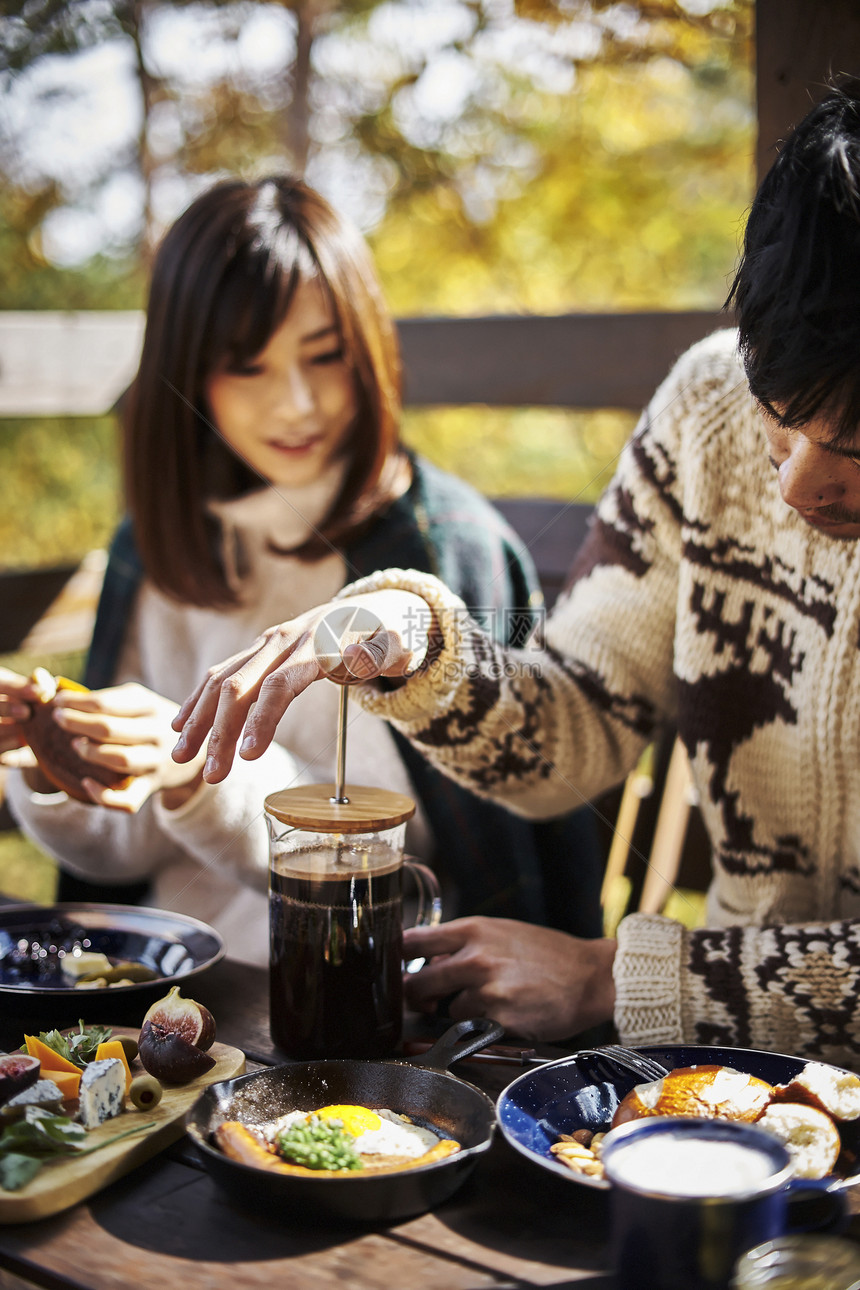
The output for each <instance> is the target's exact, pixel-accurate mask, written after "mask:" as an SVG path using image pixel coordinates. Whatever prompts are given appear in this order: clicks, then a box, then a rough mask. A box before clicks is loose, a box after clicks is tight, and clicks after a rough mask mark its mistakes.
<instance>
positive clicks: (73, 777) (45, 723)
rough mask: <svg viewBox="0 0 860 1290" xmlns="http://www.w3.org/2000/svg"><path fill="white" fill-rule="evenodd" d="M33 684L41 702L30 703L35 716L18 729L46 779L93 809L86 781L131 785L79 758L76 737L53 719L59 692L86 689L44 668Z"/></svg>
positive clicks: (128, 780) (108, 785) (127, 779)
mask: <svg viewBox="0 0 860 1290" xmlns="http://www.w3.org/2000/svg"><path fill="white" fill-rule="evenodd" d="M31 680H32V681H33V682H34V684H35V685H37V686H38V688H39V698H38V699H37V700H36V701H35V702H30V711H31V713H32V715H31V716H30V718H29V720H28V721H21V722H20V723H19V726H20V729H21V733H22V735H23V737H24V739H25V740H26V741H27V743H28V744H29V746H30V748H31V749H32V752H33V756H34V757H35V758H36V761H37V763H38V765H39V769H40V770H41V772H42V774H43V775H44V776H45V778H46V779H49V780H50V781H51V783H52V784H54V785H56V787H57V788H61V789H63V791H64V792H66V793H68V795H69V797H74V798H75V799H76V801H78V802H86V803H88V804H89V805H92V798H91V797H89V796H88V794H87V793H86V791H85V790H84V788H83V786H82V784H81V781H82V780H83V779H95V780H98V782H99V783H100V784H104V786H105V788H127V787H128V785H129V784H130V783H131V778H130V777H129V776H128V775H120V774H118V773H117V772H116V771H115V770H108V768H107V767H106V766H96V765H95V764H94V763H93V762H90V761H85V760H84V758H83V757H79V756H78V754H77V753H76V752H75V750H74V748H73V747H72V740H73V739H74V738H75V737H76V736H75V735H73V734H72V732H71V731H70V730H62V729H61V728H60V727H59V726H58V725H57V723H56V721H55V720H54V718H53V716H52V715H51V714H52V712H53V709H54V700H55V698H56V696H57V694H58V693H59V691H60V690H77V691H79V692H80V691H86V688H87V687H86V686H85V685H78V683H77V681H70V680H69V679H68V677H65V676H51V674H50V672H47V671H46V670H45V669H44V668H43V667H37V668H36V669H35V671H34V672H33V674H32V677H31Z"/></svg>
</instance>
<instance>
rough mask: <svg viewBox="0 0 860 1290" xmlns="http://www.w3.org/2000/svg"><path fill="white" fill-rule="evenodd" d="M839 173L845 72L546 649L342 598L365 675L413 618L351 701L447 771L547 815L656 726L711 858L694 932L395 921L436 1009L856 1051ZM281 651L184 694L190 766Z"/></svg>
mask: <svg viewBox="0 0 860 1290" xmlns="http://www.w3.org/2000/svg"><path fill="white" fill-rule="evenodd" d="M858 187H860V83H858V82H848V83H846V84H844V85H843V86H842V87H841V88H839V89H835V90H833V91H832V92H830V93H829V94H828V95H827V97H826V98H825V100H824V101H823V102H822V103H821V104H819V105H818V106H817V107H815V108H814V109H813V110H812V111H811V112H810V113H809V114H808V116H807V117H806V118H805V119H804V120H803V121H802V122H801V123H800V124H799V125H798V127H797V129H796V130H795V132H794V133H793V135H792V136H791V137H790V139H789V140H788V141H787V142H786V144H785V146H784V147H783V149H782V151H781V154H780V156H779V158H778V160H777V161H776V163H775V165H774V167H773V169H772V170H771V172H770V174H769V175H768V176H767V178H766V179H765V180H764V182H763V184H762V186H761V188H760V190H759V193H758V194H757V196H756V199H755V202H754V204H753V207H752V211H751V214H750V218H749V223H748V227H747V232H746V240H745V246H744V252H743V258H742V262H741V265H740V268H739V271H738V273H737V277H736V279H735V282H734V285H733V287H732V292H731V300H732V302H733V303H734V305H735V306H736V309H737V313H738V318H739V331H738V332H736V331H734V330H726V331H721V332H717V333H716V334H715V335H713V336H711V337H709V338H708V339H706V340H705V341H703V342H701V343H700V344H698V345H696V346H694V347H693V348H692V349H691V350H689V351H688V353H686V354H685V355H684V356H683V357H682V358H681V359H680V360H679V362H678V363H677V365H676V367H675V369H674V370H673V372H672V373H671V374H670V376H669V377H668V378H667V380H666V381H665V382H664V383H663V385H662V386H661V387H660V389H659V390H658V391H657V393H656V395H655V396H654V398H653V400H652V401H651V403H650V405H649V407H648V409H647V410H646V412H645V414H644V416H643V418H642V420H641V422H640V425H639V427H638V428H637V430H636V432H635V434H634V435H633V437H632V439H631V441H630V443H629V444H628V445H627V447H626V448H625V450H624V453H623V454H622V457H621V460H620V462H619V468H618V471H617V473H616V476H615V478H614V480H613V482H612V484H611V485H610V487H609V489H608V490H607V492H606V494H605V495H604V497H603V499H602V500H601V502H600V504H599V507H598V509H597V514H596V517H595V520H594V523H593V525H592V528H591V530H590V534H589V537H588V539H587V541H586V543H585V546H584V547H583V549H582V551H581V553H580V555H579V557H578V559H577V563H576V567H575V578H574V582H573V585H572V587H571V589H570V591H569V592H568V594H567V595H566V596H565V597H564V598H563V599H562V600H561V601H560V603H559V604H558V605H557V606H556V608H555V610H554V611H553V614H552V615H551V616H550V618H549V620H548V622H547V624H546V632H545V641H544V642H543V646H542V649H540V650H532V651H516V650H508V651H502V650H497V649H494V648H493V647H492V646H491V645H490V643H489V641H488V640H487V638H486V637H485V636H484V635H483V634H482V633H481V632H480V631H479V630H478V628H477V627H476V625H474V624H473V623H471V621H469V620H468V619H467V618H466V616H465V613H464V609H463V606H462V603H461V602H460V601H458V600H457V598H456V597H454V596H452V595H451V594H450V592H449V591H448V590H447V588H445V587H444V586H442V585H441V584H440V583H439V582H438V581H436V580H434V579H428V578H427V577H426V576H422V575H420V574H417V573H414V572H403V571H399V570H388V571H386V572H385V573H381V574H377V575H374V576H372V577H371V578H368V579H364V580H363V581H362V582H360V583H357V584H354V585H353V587H352V588H348V589H347V592H348V593H349V594H350V595H353V596H357V595H362V596H363V597H364V600H363V602H362V603H365V604H367V605H368V606H369V607H371V608H374V607H375V608H376V610H377V612H378V613H379V614H380V617H381V618H382V620H383V623H384V624H385V626H386V627H387V628H388V632H387V633H379V634H378V635H377V637H376V639H374V640H372V641H370V642H369V643H364V644H359V645H354V646H351V647H350V648H349V649H348V650H346V651H345V654H344V657H345V660H346V661H347V665H348V666H350V667H351V668H352V669H353V670H354V671H356V672H357V671H358V670H359V668H360V666H362V665H363V667H364V671H363V674H364V675H365V676H376V675H380V674H387V675H390V676H396V675H398V674H399V673H401V672H402V671H403V670H404V667H405V666H406V665H407V664H411V659H410V656H409V652H408V649H406V648H405V646H408V645H409V643H410V642H409V640H408V639H406V638H405V636H404V628H403V624H404V622H405V621H406V620H407V617H408V615H409V614H410V613H411V614H412V615H413V618H414V615H415V613H416V612H419V610H418V609H416V606H418V607H423V612H424V615H425V620H426V619H428V618H429V615H430V613H431V612H432V624H433V628H434V632H433V633H431V639H432V640H433V645H432V647H431V650H430V654H429V657H428V658H427V659H425V661H424V664H423V666H421V667H418V668H416V669H415V670H414V671H413V673H412V674H411V675H410V677H409V679H408V680H407V681H406V682H405V684H401V685H400V686H399V687H398V688H390V687H389V688H384V689H377V688H374V687H373V686H372V685H365V686H361V687H357V690H358V697H359V698H360V700H361V702H362V703H363V705H364V706H365V708H366V709H368V710H370V711H372V712H375V713H377V714H379V715H382V716H384V717H386V718H387V719H389V720H391V721H393V722H395V723H396V725H397V726H398V728H399V729H400V730H401V731H403V733H405V734H406V735H407V736H408V737H409V738H410V739H411V740H412V741H413V742H414V743H415V744H416V746H417V747H418V748H420V749H421V750H422V751H423V752H424V753H425V755H426V756H427V757H428V758H429V759H430V760H431V761H433V762H434V763H435V764H436V765H438V766H440V767H442V769H444V770H445V771H446V773H448V774H450V775H452V776H454V777H455V778H456V779H457V780H458V781H459V782H460V783H462V784H464V785H466V786H467V787H469V788H471V789H473V790H474V791H475V792H477V793H480V794H483V795H486V796H490V797H493V798H496V799H498V800H500V801H502V802H504V803H505V805H507V806H508V807H509V808H510V809H511V810H513V811H515V812H517V813H519V814H521V815H526V816H532V817H542V816H552V815H554V814H556V813H559V812H562V811H566V810H569V809H570V807H571V806H572V805H573V804H575V803H577V802H579V801H581V800H583V799H591V798H594V797H595V796H596V795H597V794H599V793H600V792H601V791H602V790H603V789H605V788H606V787H608V786H609V785H612V784H615V783H618V782H619V781H620V780H621V779H622V778H623V777H624V775H625V774H626V773H627V772H628V771H629V770H630V769H631V768H632V767H633V766H635V764H636V761H637V759H638V757H639V755H640V753H641V751H642V749H643V747H644V746H645V745H646V744H647V743H648V742H649V741H650V740H651V739H652V738H653V737H654V735H655V733H656V731H657V730H658V729H659V728H660V726H661V725H663V724H671V725H674V726H675V727H677V729H678V731H679V734H680V736H681V739H682V740H683V742H684V745H685V746H686V749H687V752H688V754H689V757H690V763H691V767H692V772H693V777H694V780H695V783H696V787H697V790H698V794H699V803H700V807H701V811H702V816H703V819H704V822H705V825H706V827H707V829H708V833H709V835H710V839H711V842H712V848H713V870H714V877H713V882H712V885H711V888H710V892H709V897H708V907H707V926H706V927H704V928H701V929H698V930H696V931H688V930H686V929H685V928H684V927H682V926H681V924H680V923H677V922H674V921H672V920H671V919H668V918H664V917H661V916H657V915H646V914H640V913H634V914H631V915H630V916H628V917H627V918H625V919H623V920H622V922H621V924H620V927H619V932H618V940H617V944H616V942H615V941H613V940H609V939H602V940H596V941H585V940H579V939H577V938H575V937H571V936H566V935H564V934H563V933H560V932H557V931H552V930H550V929H547V928H528V927H526V926H525V925H524V924H521V923H517V922H514V921H509V920H493V919H462V920H455V921H453V922H451V923H448V924H442V925H441V926H440V927H438V928H422V929H416V930H415V931H411V932H410V933H409V934H408V950H407V952H408V954H409V955H428V956H433V959H432V962H430V963H429V964H428V966H427V967H426V968H425V969H424V970H423V971H421V972H420V973H417V974H416V975H414V976H412V977H411V978H410V980H409V991H410V997H411V1000H412V1002H413V1004H416V1005H417V1006H419V1007H430V1006H433V1004H434V1003H435V1001H436V1000H438V999H440V998H445V997H450V996H452V995H453V996H454V998H453V1002H452V1003H451V1005H450V1011H451V1014H452V1015H453V1016H457V1017H462V1016H467V1015H476V1014H481V1013H487V1014H489V1015H491V1016H494V1017H497V1018H498V1019H499V1020H500V1021H502V1022H503V1023H504V1024H505V1025H506V1026H507V1027H508V1028H509V1029H511V1030H514V1031H518V1032H520V1033H523V1034H528V1035H532V1036H535V1037H538V1038H544V1039H553V1038H560V1037H562V1036H569V1035H572V1034H575V1033H576V1032H577V1031H578V1030H580V1029H582V1028H584V1027H585V1026H588V1025H592V1024H594V1023H596V1022H600V1021H605V1020H607V1019H609V1018H610V1017H612V1018H613V1019H614V1021H615V1024H616V1026H617V1028H618V1031H619V1033H620V1035H621V1038H622V1039H623V1040H624V1041H626V1042H629V1043H634V1044H636V1043H638V1044H642V1043H648V1042H680V1041H686V1042H694V1043H707V1044H727V1045H738V1046H754V1047H763V1048H771V1049H777V1050H783V1051H793V1052H798V1053H804V1054H807V1055H810V1056H812V1055H815V1056H819V1057H821V1058H824V1059H829V1060H833V1061H838V1062H842V1063H851V1064H855V1065H856V1064H858V1063H860V1011H858V1008H857V998H858V993H860V758H858V747H860V542H858V541H857V540H856V539H860V200H858ZM395 589H396V590H395ZM380 592H384V594H383V595H380V594H379V593H380ZM344 594H346V593H344ZM392 597H393V599H392ZM428 607H429V608H428ZM324 612H325V607H324V608H323V609H322V610H320V611H317V613H318V614H322V613H324ZM302 642H303V638H302V636H301V634H300V632H299V631H298V630H297V628H296V625H295V624H284V625H282V627H281V628H279V629H277V631H276V632H275V633H274V634H273V635H272V636H271V637H269V638H268V639H267V640H266V642H265V643H264V645H263V646H262V647H252V649H251V650H250V651H249V652H248V654H247V655H246V656H243V658H242V659H241V660H239V661H236V660H233V661H232V662H228V663H227V664H225V665H224V666H223V668H222V669H221V670H220V672H219V673H218V674H217V675H215V676H214V677H213V678H212V679H211V680H210V681H209V682H208V683H206V682H204V683H202V684H201V687H200V688H199V690H198V691H197V692H196V694H195V696H192V699H191V700H189V701H187V702H186V705H185V710H184V712H183V714H182V715H183V717H184V718H185V727H184V729H185V747H184V751H180V752H179V754H178V755H179V756H181V757H183V758H187V757H190V756H193V755H194V753H195V751H196V749H197V748H198V747H199V746H200V743H201V741H202V738H203V736H204V734H205V731H206V730H207V729H209V727H210V726H212V727H213V735H212V740H211V741H210V756H209V763H208V767H207V770H206V772H205V774H206V777H207V778H209V779H211V780H213V781H217V780H219V779H221V778H223V776H224V775H226V774H227V772H228V770H229V766H230V760H231V756H232V751H233V748H234V747H235V743H236V741H237V739H238V736H239V734H240V733H241V731H242V727H243V723H244V722H245V719H246V718H247V717H248V714H249V709H250V707H251V704H252V703H253V702H254V701H255V700H256V703H255V706H254V711H253V713H252V714H251V716H250V718H249V719H248V721H247V724H246V725H245V728H244V736H245V737H244V742H243V746H242V755H243V756H244V757H246V758H247V757H251V758H253V757H256V756H259V755H260V752H261V751H262V749H263V748H264V747H265V745H266V743H267V741H268V739H269V738H270V733H271V730H273V729H274V723H275V721H276V719H277V717H278V715H279V713H280V712H282V711H283V708H284V707H285V706H286V704H287V703H288V702H289V701H290V698H291V697H292V696H294V695H295V694H297V693H299V692H300V691H301V690H302V689H303V688H304V687H305V686H306V685H307V684H308V683H309V682H310V681H311V680H313V679H315V677H314V668H313V667H312V666H311V667H310V668H309V666H308V657H309V656H308V653H307V647H306V646H305V645H304V644H303V643H302ZM536 663H537V664H539V666H537V667H536V666H535V664H536ZM240 667H241V674H240V675H239V676H234V675H233V674H234V673H237V672H238V670H239V668H240ZM269 675H273V679H272V682H271V684H268V683H267V684H266V685H264V686H263V688H262V689H260V683H261V681H262V680H263V678H265V677H266V676H269ZM225 680H227V681H228V684H227V685H225V686H224V687H223V689H222V682H224V681H225ZM216 706H217V708H218V710H217V719H216ZM575 863H576V857H575V856H572V857H571V864H574V865H575Z"/></svg>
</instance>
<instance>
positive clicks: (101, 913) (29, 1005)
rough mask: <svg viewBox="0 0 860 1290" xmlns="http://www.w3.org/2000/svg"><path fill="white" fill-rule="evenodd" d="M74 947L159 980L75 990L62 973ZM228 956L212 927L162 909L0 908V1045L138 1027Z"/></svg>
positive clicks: (132, 906)
mask: <svg viewBox="0 0 860 1290" xmlns="http://www.w3.org/2000/svg"><path fill="white" fill-rule="evenodd" d="M76 942H77V943H80V944H81V946H82V947H83V948H85V949H86V950H88V951H98V952H101V953H102V954H106V955H107V957H108V958H109V959H111V960H122V959H128V960H132V961H134V962H138V963H143V964H144V965H145V966H146V967H148V968H151V969H152V971H153V972H154V973H155V977H154V978H153V979H152V980H151V981H140V982H136V983H134V984H133V985H113V986H102V987H99V988H96V989H86V990H84V989H80V988H78V989H76V988H75V987H74V985H73V983H72V982H71V981H70V980H69V979H68V978H67V977H65V976H64V975H63V973H62V972H61V970H60V963H61V958H60V955H59V950H60V949H61V948H63V949H65V948H66V947H69V946H71V945H73V944H75V943H76ZM23 945H26V946H27V947H28V948H27V949H26V950H22V949H20V948H19V947H20V946H23ZM34 947H35V948H34ZM223 956H224V942H223V941H222V939H221V937H220V936H219V935H218V933H217V932H216V931H214V930H213V928H211V927H209V926H208V925H207V924H206V923H201V922H198V920H197V919H195V918H188V917H186V916H185V915H183V914H171V913H167V912H165V911H164V910H160V909H146V908H144V907H142V906H137V905H94V904H72V903H70V904H61V905H11V906H9V907H7V908H3V909H0V1042H2V1043H3V1045H4V1046H6V1047H9V1046H17V1045H18V1044H20V1043H21V1042H22V1038H23V1031H24V1028H26V1030H27V1032H28V1033H31V1032H33V1031H35V1032H37V1033H38V1031H39V1030H53V1029H55V1028H56V1029H59V1030H62V1029H65V1028H67V1027H69V1026H75V1025H77V1023H78V1021H79V1020H83V1021H86V1022H98V1023H101V1024H105V1025H109V1024H111V1023H113V1024H115V1025H120V1024H128V1025H139V1024H140V1022H141V1021H142V1019H143V1014H144V1013H145V1012H146V1010H147V1008H148V1007H149V1005H150V1004H151V1003H154V1002H155V1000H156V999H159V998H161V997H162V996H163V995H164V994H165V993H166V991H167V989H168V988H169V987H170V986H171V985H176V984H179V983H181V982H185V981H187V980H189V979H190V978H193V977H196V976H199V975H200V973H202V972H205V971H207V970H208V969H209V968H211V967H212V966H213V965H214V964H215V963H217V962H218V961H219V960H220V959H221V958H223Z"/></svg>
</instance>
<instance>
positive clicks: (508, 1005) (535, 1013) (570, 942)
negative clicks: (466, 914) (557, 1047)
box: [404, 918, 615, 1041]
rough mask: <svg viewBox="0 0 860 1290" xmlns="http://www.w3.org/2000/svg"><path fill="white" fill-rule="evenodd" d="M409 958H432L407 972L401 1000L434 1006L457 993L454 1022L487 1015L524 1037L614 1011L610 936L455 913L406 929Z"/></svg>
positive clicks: (561, 1035)
mask: <svg viewBox="0 0 860 1290" xmlns="http://www.w3.org/2000/svg"><path fill="white" fill-rule="evenodd" d="M404 955H405V957H406V958H407V959H410V958H421V957H425V958H428V959H429V960H430V962H429V963H428V964H427V965H426V966H425V967H423V968H422V969H421V971H420V972H416V973H415V974H414V975H407V976H406V978H405V989H406V1002H407V1005H408V1006H409V1007H412V1008H415V1009H416V1010H418V1011H424V1012H429V1011H432V1010H433V1008H434V1007H435V1006H436V1004H437V1003H438V1001H439V1000H440V999H445V998H450V996H451V995H454V996H455V997H454V998H453V1000H452V1001H451V1003H450V1004H449V1012H450V1014H451V1016H452V1017H453V1018H454V1019H455V1020H463V1019H465V1018H467V1017H492V1018H493V1019H494V1020H495V1021H498V1022H499V1023H500V1024H501V1025H503V1026H504V1027H505V1029H506V1030H509V1031H511V1032H512V1033H513V1034H516V1035H520V1036H522V1037H523V1038H525V1039H532V1040H546V1041H551V1040H555V1039H565V1038H567V1037H568V1036H569V1035H575V1034H578V1033H579V1032H580V1031H581V1030H586V1029H588V1027H590V1026H594V1025H597V1024H598V1023H599V1022H602V1021H608V1020H610V1019H611V1017H612V1012H613V1008H614V1004H615V987H614V985H613V981H612V963H613V960H614V958H615V941H611V940H606V939H600V940H581V939H579V938H578V937H575V936H569V935H568V934H567V933H566V932H559V931H556V930H555V929H554V928H550V927H536V926H534V925H533V924H531V923H519V922H515V921H513V920H512V919H508V918H457V919H454V920H453V921H452V922H450V923H440V924H439V926H438V927H413V928H409V929H408V930H407V931H405V932H404Z"/></svg>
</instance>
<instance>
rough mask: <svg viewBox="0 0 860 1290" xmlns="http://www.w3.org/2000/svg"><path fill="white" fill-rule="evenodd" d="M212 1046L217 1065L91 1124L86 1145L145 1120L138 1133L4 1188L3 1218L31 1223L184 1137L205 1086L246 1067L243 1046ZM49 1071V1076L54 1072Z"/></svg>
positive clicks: (121, 1030) (135, 1070) (126, 1031)
mask: <svg viewBox="0 0 860 1290" xmlns="http://www.w3.org/2000/svg"><path fill="white" fill-rule="evenodd" d="M111 1029H112V1032H113V1034H114V1036H118V1035H133V1036H134V1038H135V1039H136V1038H137V1036H138V1033H139V1032H138V1030H137V1029H131V1028H128V1027H124V1026H113V1027H112V1028H111ZM209 1051H210V1053H211V1055H212V1056H213V1057H214V1058H215V1065H214V1066H213V1067H212V1069H211V1070H210V1071H208V1072H207V1073H206V1074H205V1075H200V1076H198V1078H197V1079H195V1080H192V1081H191V1083H190V1084H182V1085H180V1086H178V1087H173V1088H171V1087H167V1086H165V1089H164V1095H163V1097H162V1099H161V1101H160V1102H159V1104H158V1106H156V1107H154V1108H153V1109H152V1110H149V1111H138V1110H137V1108H136V1107H134V1106H131V1105H129V1109H127V1110H126V1111H124V1112H123V1114H122V1115H117V1116H115V1117H114V1118H113V1119H112V1120H106V1121H105V1122H104V1124H100V1125H99V1127H98V1128H97V1129H93V1130H91V1132H90V1133H88V1134H87V1146H95V1144H96V1143H97V1142H98V1141H99V1140H103V1141H107V1140H108V1139H109V1138H111V1137H113V1136H114V1134H116V1133H121V1132H123V1131H124V1130H126V1129H131V1128H133V1127H134V1126H135V1124H138V1123H139V1124H140V1125H141V1126H146V1127H141V1131H140V1133H139V1134H137V1133H136V1134H133V1135H132V1136H131V1137H128V1138H122V1139H120V1141H119V1142H113V1143H111V1144H110V1145H109V1146H106V1147H105V1148H104V1150H103V1151H94V1152H93V1153H92V1155H88V1156H83V1157H81V1158H80V1159H78V1160H76V1159H74V1157H62V1158H59V1159H55V1160H51V1161H50V1162H49V1163H47V1164H45V1165H44V1166H43V1167H42V1169H41V1170H40V1171H39V1173H37V1174H36V1177H35V1178H33V1179H32V1180H31V1181H30V1182H29V1183H27V1185H26V1187H22V1188H21V1189H20V1191H2V1190H0V1223H30V1222H32V1221H33V1220H34V1219H37V1218H47V1217H48V1215H49V1214H58V1213H59V1212H60V1211H61V1210H64V1209H68V1208H69V1207H70V1206H71V1205H76V1204H77V1203H78V1201H79V1200H85V1199H86V1198H87V1197H88V1196H92V1195H93V1193H94V1192H97V1191H100V1190H101V1188H102V1187H105V1186H107V1184H108V1183H111V1182H114V1181H115V1179H117V1178H121V1177H122V1176H123V1174H127V1173H128V1172H129V1171H130V1170H131V1169H136V1168H137V1166H138V1165H142V1164H143V1163H144V1161H145V1160H149V1159H151V1158H152V1156H155V1155H157V1154H158V1152H159V1151H163V1150H164V1148H165V1147H168V1146H170V1144H171V1142H176V1140H177V1139H178V1138H181V1137H182V1134H183V1133H184V1132H185V1125H184V1118H185V1113H186V1111H188V1110H189V1109H190V1108H191V1107H192V1106H193V1105H194V1103H195V1102H196V1101H197V1098H198V1097H199V1096H200V1094H201V1093H202V1091H203V1089H204V1088H206V1087H207V1086H208V1085H209V1084H215V1083H217V1081H218V1080H221V1079H232V1077H233V1076H234V1075H241V1074H242V1072H243V1071H244V1069H245V1054H244V1053H243V1052H242V1051H241V1050H240V1049H238V1048H230V1047H228V1046H227V1045H226V1044H218V1043H215V1044H213V1045H212V1047H211V1049H210V1050H209ZM131 1073H132V1075H139V1074H143V1067H142V1066H141V1065H140V1062H138V1061H136V1062H134V1064H133V1065H132V1068H131ZM47 1077H50V1072H48V1073H47Z"/></svg>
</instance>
